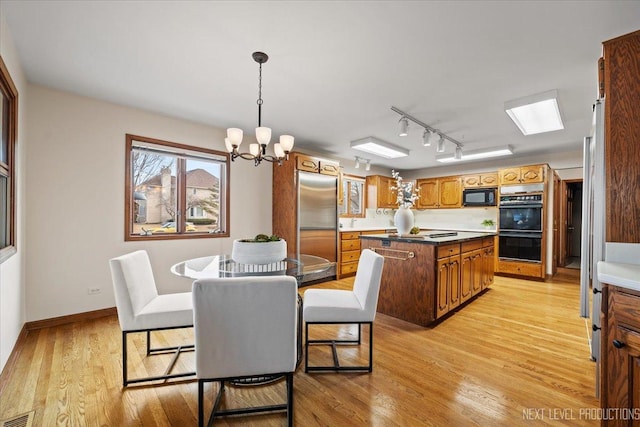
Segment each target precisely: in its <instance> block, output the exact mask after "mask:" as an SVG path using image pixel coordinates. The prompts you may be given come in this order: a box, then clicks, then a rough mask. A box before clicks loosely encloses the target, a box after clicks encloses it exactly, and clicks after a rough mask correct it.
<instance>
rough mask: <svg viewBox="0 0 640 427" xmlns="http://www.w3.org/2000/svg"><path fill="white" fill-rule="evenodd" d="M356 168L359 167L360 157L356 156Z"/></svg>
mask: <svg viewBox="0 0 640 427" xmlns="http://www.w3.org/2000/svg"><path fill="white" fill-rule="evenodd" d="M354 167H355V168H356V169H360V157H358V156H356V164H355V166H354Z"/></svg>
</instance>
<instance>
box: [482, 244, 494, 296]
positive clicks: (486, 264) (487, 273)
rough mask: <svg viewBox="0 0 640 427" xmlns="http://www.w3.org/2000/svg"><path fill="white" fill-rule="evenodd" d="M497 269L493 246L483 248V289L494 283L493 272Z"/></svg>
mask: <svg viewBox="0 0 640 427" xmlns="http://www.w3.org/2000/svg"><path fill="white" fill-rule="evenodd" d="M494 270H495V257H494V251H493V246H489V247H486V248H482V273H483V279H482V289H485V288H488V287H489V286H491V285H493V273H494Z"/></svg>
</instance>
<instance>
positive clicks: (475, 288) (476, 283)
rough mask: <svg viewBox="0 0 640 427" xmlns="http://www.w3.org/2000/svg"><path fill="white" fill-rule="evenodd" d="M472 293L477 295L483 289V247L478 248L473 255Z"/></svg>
mask: <svg viewBox="0 0 640 427" xmlns="http://www.w3.org/2000/svg"><path fill="white" fill-rule="evenodd" d="M471 271H472V277H473V280H472V282H471V293H472V294H473V295H477V294H478V293H480V291H481V290H482V249H476V250H475V251H473V252H472V256H471Z"/></svg>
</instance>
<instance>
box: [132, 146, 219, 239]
mask: <svg viewBox="0 0 640 427" xmlns="http://www.w3.org/2000/svg"><path fill="white" fill-rule="evenodd" d="M126 157H127V159H126V164H127V168H126V176H125V240H156V239H159V240H162V239H186V238H206V237H229V203H228V200H229V199H228V194H229V154H228V153H225V152H221V151H214V150H208V149H205V148H200V147H192V146H188V145H183V144H177V143H174V142H167V141H160V140H157V139H151V138H145V137H141V136H135V135H127V139H126Z"/></svg>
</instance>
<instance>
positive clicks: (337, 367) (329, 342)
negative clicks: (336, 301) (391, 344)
mask: <svg viewBox="0 0 640 427" xmlns="http://www.w3.org/2000/svg"><path fill="white" fill-rule="evenodd" d="M363 323H364V324H367V325H369V364H368V365H366V366H340V362H339V360H338V353H337V350H336V346H337V345H338V344H341V345H345V344H354V345H360V344H361V342H362V334H361V332H362V331H361V328H362V324H363ZM322 324H324V325H342V324H345V323H334V322H306V324H305V334H306V340H305V356H304V357H305V359H304V360H305V362H304V371H305V372H307V373H308V372H314V371H315V372H320V371H367V372H373V322H360V323H357V325H358V338H357V339H354V340H310V339H309V325H322ZM309 344H326V345H331V346H332V354H333V365H332V366H309Z"/></svg>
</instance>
